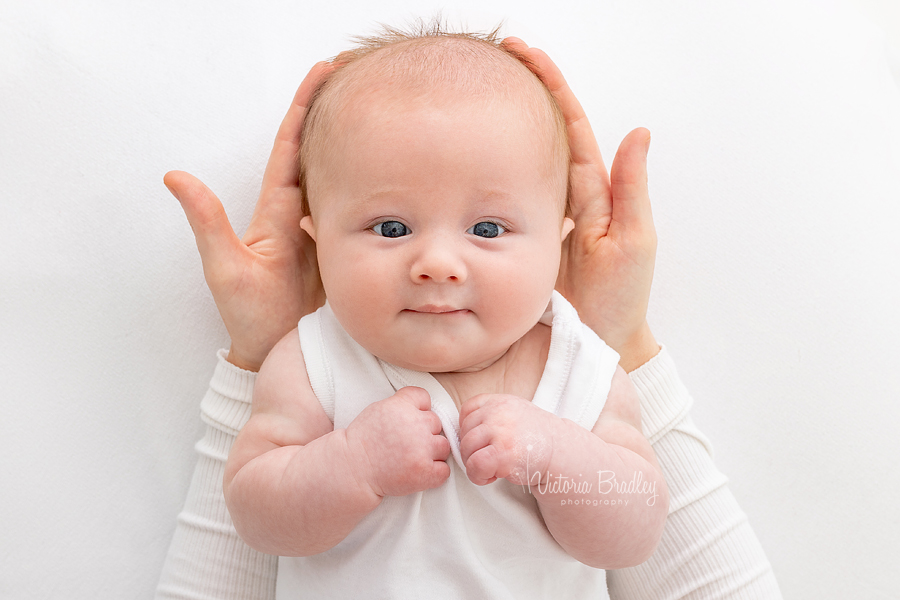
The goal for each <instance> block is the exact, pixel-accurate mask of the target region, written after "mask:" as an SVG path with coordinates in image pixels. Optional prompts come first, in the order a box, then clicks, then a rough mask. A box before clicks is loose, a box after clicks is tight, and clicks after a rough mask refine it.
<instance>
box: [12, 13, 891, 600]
mask: <svg viewBox="0 0 900 600" xmlns="http://www.w3.org/2000/svg"><path fill="white" fill-rule="evenodd" d="M860 2H863V7H862V10H863V11H864V12H859V11H858V10H857V9H854V8H852V7H851V6H850V5H845V4H842V3H839V2H813V1H812V0H757V1H755V2H747V3H743V4H738V3H733V2H716V1H713V0H679V1H674V2H673V1H670V0H642V1H633V0H601V1H597V2H592V3H584V2H577V1H575V0H562V1H561V2H556V3H552V4H553V8H551V3H549V2H543V3H539V2H535V1H528V2H521V1H519V2H513V1H511V0H510V1H505V0H479V1H474V0H473V1H470V2H469V1H467V2H458V3H456V4H454V5H452V6H453V8H451V7H448V6H446V5H445V10H444V14H445V15H446V16H447V17H450V18H451V19H452V20H453V19H457V18H458V17H459V16H464V17H465V18H466V19H467V20H468V22H469V24H470V25H471V26H473V27H489V26H491V25H493V24H494V23H495V22H497V21H499V20H500V19H502V18H507V27H506V29H505V32H506V33H507V34H510V35H517V36H519V37H522V38H523V39H525V40H526V41H527V42H529V43H530V44H531V45H535V46H539V47H542V48H543V49H545V50H546V51H547V52H548V53H549V54H550V55H551V56H552V57H553V58H554V59H555V60H556V61H557V63H558V64H559V65H560V67H561V68H562V69H563V72H564V73H565V74H566V76H567V77H568V79H569V81H570V83H571V85H572V87H573V89H574V90H575V91H576V93H577V94H578V96H579V98H580V99H581V101H582V103H583V104H584V105H585V107H586V109H587V111H588V114H589V116H590V118H591V121H592V123H593V126H594V129H595V132H596V133H597V135H598V137H599V139H600V144H601V148H602V149H603V151H604V156H605V157H606V158H607V160H608V161H609V160H610V159H611V158H612V156H613V155H614V152H615V148H616V146H617V144H618V141H619V140H621V139H622V137H623V136H624V135H625V133H627V132H628V131H629V130H630V129H632V128H634V127H637V126H646V127H648V128H649V129H650V130H651V131H652V133H653V144H652V147H651V151H650V185H651V195H652V198H653V208H654V216H655V220H656V223H657V228H658V231H659V236H660V244H659V257H658V261H657V272H656V279H655V283H654V290H653V296H652V301H651V308H650V311H651V315H650V318H651V325H652V327H653V329H654V331H655V333H656V335H657V337H658V339H659V340H660V341H662V342H663V343H665V344H667V345H668V346H669V348H670V350H671V352H672V354H673V356H674V358H675V360H676V363H677V365H678V367H679V369H680V372H681V375H682V378H683V379H684V381H685V383H686V384H687V386H688V389H690V390H691V392H692V394H693V396H694V398H695V401H696V402H695V405H694V409H693V415H694V418H695V421H696V422H697V424H698V425H699V426H700V428H701V429H702V430H703V431H704V432H705V433H706V434H707V435H708V436H709V437H710V438H711V440H712V441H713V444H714V446H715V449H716V454H715V459H716V461H717V464H718V466H719V467H720V468H721V469H722V470H723V471H724V472H725V473H726V474H728V475H729V476H730V478H731V484H730V485H731V489H732V490H733V492H734V494H735V495H736V496H737V498H738V501H739V502H740V504H741V506H742V507H743V509H744V510H745V511H746V512H747V513H748V515H749V516H750V521H751V524H752V525H753V527H754V529H755V531H756V533H757V535H758V536H759V538H760V539H761V541H762V544H763V546H764V548H765V549H766V551H767V553H768V556H769V558H770V560H771V562H772V564H773V565H774V568H775V573H776V576H777V577H778V580H779V582H780V584H781V586H782V589H783V591H784V594H785V597H786V598H801V599H805V598H808V599H823V598H875V599H880V598H884V599H887V598H900V578H898V577H897V575H896V565H897V564H898V563H900V517H898V514H900V511H898V510H897V508H896V505H897V498H898V492H900V470H898V468H897V454H898V453H897V450H898V443H897V423H898V422H900V369H898V368H897V365H896V363H897V359H898V352H897V349H896V344H897V342H896V340H897V337H898V334H900V317H898V306H900V283H898V278H900V269H898V258H897V257H898V256H900V236H898V234H897V230H898V226H900V208H898V203H900V92H898V81H900V61H898V60H897V58H896V57H897V56H898V54H897V52H896V50H894V51H890V50H889V49H888V47H887V45H886V43H885V37H884V35H883V33H882V30H881V29H879V27H878V25H884V28H885V29H886V30H887V31H889V32H892V33H891V35H893V36H895V38H894V39H897V37H896V36H897V31H898V25H897V23H896V22H893V21H891V20H890V19H891V18H892V17H893V18H896V15H897V9H896V5H895V4H888V3H883V4H879V3H877V2H874V1H872V2H870V1H868V0H860ZM376 4H377V6H375V5H376ZM439 6H440V5H439V4H437V3H433V4H432V3H431V0H429V1H428V2H412V1H409V2H405V1H403V0H390V1H388V2H381V3H369V2H363V1H362V0H337V1H335V2H328V3H317V4H312V3H309V2H298V1H294V2H285V1H281V0H267V1H265V2H260V3H254V7H252V8H251V7H250V5H249V4H242V3H239V2H234V1H224V2H221V1H220V2H212V1H210V0H178V1H174V0H161V1H159V0H158V1H154V2H149V1H144V2H129V3H112V2H100V1H98V0H94V1H93V2H91V1H82V2H79V3H77V5H75V4H74V3H65V2H62V1H59V2H52V1H49V0H43V1H37V2H30V3H25V2H18V3H15V4H12V5H10V3H4V6H3V8H2V10H0V409H2V418H0V597H2V598H4V599H7V598H9V599H26V598H65V599H82V598H83V599H105V598H110V599H112V598H149V597H151V596H152V593H153V589H154V586H155V583H156V579H157V577H158V575H159V572H160V568H161V564H162V560H163V558H164V556H165V552H166V548H167V546H168V543H169V541H170V539H171V535H172V531H173V528H174V524H175V515H176V514H177V513H178V511H179V509H180V507H181V504H182V502H183V500H184V496H185V492H186V487H187V485H188V482H189V477H190V473H191V470H192V468H193V462H194V455H193V450H192V446H193V443H194V442H195V441H196V440H197V439H198V438H199V436H200V432H201V425H200V421H199V418H198V405H199V402H200V398H201V396H202V395H203V392H204V391H205V388H206V384H207V382H208V380H209V377H210V375H211V374H212V369H213V365H214V362H215V356H214V353H215V350H216V349H217V348H219V347H223V346H226V345H227V343H228V340H227V336H226V333H225V331H224V328H223V327H222V326H221V324H220V322H219V320H218V315H217V313H216V310H215V307H214V305H213V303H212V300H211V297H210V295H209V293H208V291H207V290H206V288H205V285H204V282H203V277H202V272H201V268H200V261H199V258H198V256H197V253H196V249H195V246H194V242H193V238H192V236H191V231H190V228H189V227H188V225H187V222H186V221H185V219H184V216H183V214H182V212H181V209H180V207H179V205H178V203H177V202H176V201H175V200H174V199H173V198H172V197H171V196H170V195H169V194H168V192H167V191H166V189H165V188H164V187H163V185H162V175H163V174H164V173H165V172H166V171H167V170H169V169H175V168H178V169H183V170H187V171H190V172H192V173H194V174H196V175H197V176H199V177H200V178H201V179H203V180H204V181H205V182H206V183H207V184H208V185H210V187H212V189H213V190H215V191H216V192H217V193H218V194H219V195H220V197H221V198H222V199H223V201H224V203H225V205H226V208H227V210H228V212H229V215H230V216H231V217H232V222H233V223H234V225H235V228H236V230H237V231H238V232H241V231H242V230H243V228H244V227H245V226H246V223H247V221H248V219H249V215H250V213H251V211H252V206H253V203H254V200H255V196H256V194H257V192H258V189H259V184H260V179H261V175H262V171H263V166H264V164H265V160H266V157H267V155H268V150H269V147H270V144H271V140H272V138H273V135H274V132H275V130H276V128H277V126H278V123H279V122H280V120H281V117H282V115H283V113H284V111H285V110H286V108H287V106H288V104H289V102H290V99H291V97H292V95H293V92H294V89H295V88H296V86H297V84H298V83H299V81H300V80H301V79H302V77H303V75H304V74H305V73H306V71H307V70H308V69H309V67H310V66H311V65H312V64H313V63H314V62H315V61H317V60H320V59H322V58H325V57H328V56H332V55H334V54H336V53H337V52H339V51H340V50H342V49H344V48H345V47H346V46H347V39H348V37H349V36H350V35H352V34H359V33H366V32H369V31H371V30H372V28H373V23H375V22H376V21H383V22H387V23H391V24H402V23H403V22H404V21H406V20H407V19H408V18H409V17H410V16H413V15H426V16H427V15H430V14H432V13H433V12H434V9H436V8H438V7H439ZM867 14H868V15H876V18H875V20H868V19H867V18H866V16H865V15H867Z"/></svg>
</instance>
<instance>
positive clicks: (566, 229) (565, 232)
mask: <svg viewBox="0 0 900 600" xmlns="http://www.w3.org/2000/svg"><path fill="white" fill-rule="evenodd" d="M573 229H575V221H573V220H572V219H570V218H569V217H566V218H565V219H563V223H562V235H561V236H560V241H565V239H566V238H567V237H569V234H570V233H572V230H573ZM310 235H311V234H310Z"/></svg>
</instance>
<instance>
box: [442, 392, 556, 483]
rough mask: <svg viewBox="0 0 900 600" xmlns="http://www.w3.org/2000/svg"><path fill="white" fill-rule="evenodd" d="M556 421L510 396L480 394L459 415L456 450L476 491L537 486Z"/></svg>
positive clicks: (548, 461)
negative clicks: (500, 483) (502, 485)
mask: <svg viewBox="0 0 900 600" xmlns="http://www.w3.org/2000/svg"><path fill="white" fill-rule="evenodd" d="M559 421H560V419H559V418H558V417H557V416H556V415H554V414H553V413H550V412H547V411H545V410H543V409H541V408H538V407H537V406H535V405H534V404H532V403H531V402H529V401H528V400H524V399H522V398H519V397H518V396H512V395H509V394H480V395H478V396H474V397H472V398H470V399H469V400H467V401H466V402H465V403H463V405H462V408H461V409H460V412H459V425H460V428H459V438H460V442H459V450H460V454H461V455H462V459H463V463H464V464H465V465H466V474H467V475H468V477H469V480H471V481H472V483H474V484H476V485H486V484H488V483H491V482H493V481H494V480H496V479H500V478H503V479H506V480H507V481H509V482H510V483H514V484H516V485H532V484H537V483H539V482H540V481H541V477H542V476H543V471H544V470H545V469H546V468H547V465H549V464H550V456H551V454H552V451H553V437H554V432H555V430H556V428H557V426H558V425H559Z"/></svg>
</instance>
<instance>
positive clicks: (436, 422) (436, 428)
mask: <svg viewBox="0 0 900 600" xmlns="http://www.w3.org/2000/svg"><path fill="white" fill-rule="evenodd" d="M427 414H428V417H427V418H428V424H429V425H430V426H431V433H432V434H433V435H438V434H439V433H440V432H441V431H443V430H444V424H443V423H441V419H440V417H438V416H437V415H436V414H435V413H433V412H431V411H429V412H428V413H427Z"/></svg>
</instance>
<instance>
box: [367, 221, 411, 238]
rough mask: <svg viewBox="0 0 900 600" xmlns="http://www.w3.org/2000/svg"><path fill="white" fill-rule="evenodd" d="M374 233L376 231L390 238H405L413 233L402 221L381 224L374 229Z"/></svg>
mask: <svg viewBox="0 0 900 600" xmlns="http://www.w3.org/2000/svg"><path fill="white" fill-rule="evenodd" d="M372 231H374V232H375V233H377V234H378V235H382V236H384V237H389V238H398V237H403V236H404V235H409V234H410V233H412V232H411V231H410V230H409V227H407V226H406V225H404V224H403V223H401V222H400V221H385V222H384V223H379V224H378V225H376V226H375V227H373V228H372Z"/></svg>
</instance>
